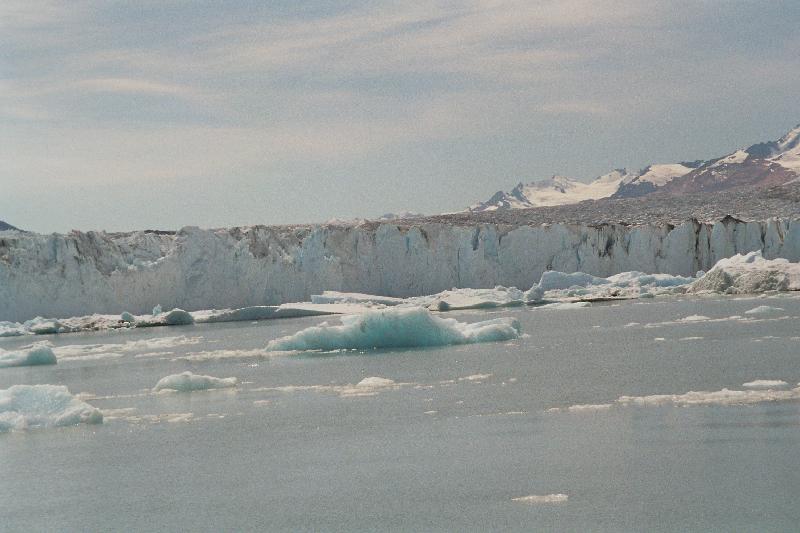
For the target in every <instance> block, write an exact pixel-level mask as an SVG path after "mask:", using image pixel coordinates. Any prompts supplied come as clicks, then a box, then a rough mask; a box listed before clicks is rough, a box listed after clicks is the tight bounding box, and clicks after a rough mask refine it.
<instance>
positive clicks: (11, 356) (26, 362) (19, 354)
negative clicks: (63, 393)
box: [0, 342, 56, 368]
mask: <svg viewBox="0 0 800 533" xmlns="http://www.w3.org/2000/svg"><path fill="white" fill-rule="evenodd" d="M54 364H56V355H55V354H54V353H53V349H52V348H51V347H50V345H49V343H46V342H37V343H35V344H32V345H30V346H25V347H22V348H20V349H18V350H14V351H5V350H3V349H2V348H0V368H6V367H10V366H34V365H54Z"/></svg>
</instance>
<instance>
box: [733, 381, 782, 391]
mask: <svg viewBox="0 0 800 533" xmlns="http://www.w3.org/2000/svg"><path fill="white" fill-rule="evenodd" d="M788 386H789V384H788V383H786V382H785V381H783V380H780V379H757V380H755V381H748V382H747V383H742V387H744V388H746V389H766V390H769V389H783V388H786V387H788Z"/></svg>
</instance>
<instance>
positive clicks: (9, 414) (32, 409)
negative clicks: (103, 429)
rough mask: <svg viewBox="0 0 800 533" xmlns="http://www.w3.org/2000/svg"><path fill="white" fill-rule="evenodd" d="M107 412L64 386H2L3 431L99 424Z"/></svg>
mask: <svg viewBox="0 0 800 533" xmlns="http://www.w3.org/2000/svg"><path fill="white" fill-rule="evenodd" d="M102 421H103V414H102V413H101V412H100V410H99V409H96V408H94V407H92V406H91V405H89V404H88V403H86V402H83V401H81V400H79V399H77V398H76V397H75V396H73V395H72V394H70V392H69V390H68V389H67V388H66V387H64V386H61V385H14V386H12V387H10V388H8V389H0V432H4V431H10V430H21V429H32V428H46V427H58V426H74V425H77V424H99V423H101V422H102Z"/></svg>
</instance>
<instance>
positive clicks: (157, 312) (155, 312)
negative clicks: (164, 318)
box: [152, 304, 164, 316]
mask: <svg viewBox="0 0 800 533" xmlns="http://www.w3.org/2000/svg"><path fill="white" fill-rule="evenodd" d="M163 312H164V311H163V310H162V309H161V304H157V305H156V306H155V307H153V313H152V314H153V316H156V315H160V314H161V313H163Z"/></svg>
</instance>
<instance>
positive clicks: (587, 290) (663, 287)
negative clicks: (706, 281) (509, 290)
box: [523, 270, 695, 303]
mask: <svg viewBox="0 0 800 533" xmlns="http://www.w3.org/2000/svg"><path fill="white" fill-rule="evenodd" d="M694 281H695V278H691V277H686V276H674V275H671V274H646V273H644V272H638V271H630V272H621V273H619V274H615V275H613V276H609V277H607V278H601V277H597V276H592V275H590V274H586V273H585V272H572V273H566V272H556V271H553V270H549V271H547V272H544V273H543V274H542V277H541V278H540V279H539V283H537V284H536V285H534V286H533V287H531V288H530V289H529V290H528V291H526V292H525V294H524V295H523V299H524V300H525V301H526V302H527V303H536V302H540V301H543V300H564V299H568V298H571V299H580V300H587V301H588V300H607V299H614V298H646V297H652V296H656V295H659V294H671V293H674V292H679V291H680V290H681V287H684V286H686V285H689V284H690V283H692V282H694Z"/></svg>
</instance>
